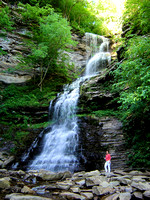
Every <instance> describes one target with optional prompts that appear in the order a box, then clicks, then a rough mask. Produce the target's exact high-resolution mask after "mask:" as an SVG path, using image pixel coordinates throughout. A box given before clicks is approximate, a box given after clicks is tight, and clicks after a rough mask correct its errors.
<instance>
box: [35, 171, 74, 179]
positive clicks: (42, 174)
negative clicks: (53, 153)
mask: <svg viewBox="0 0 150 200" xmlns="http://www.w3.org/2000/svg"><path fill="white" fill-rule="evenodd" d="M71 176H72V174H71V172H59V173H53V172H50V171H46V170H40V171H39V173H38V174H37V178H38V177H39V178H41V179H42V180H46V181H57V180H60V179H64V178H69V177H71Z"/></svg>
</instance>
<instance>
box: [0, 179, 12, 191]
mask: <svg viewBox="0 0 150 200" xmlns="http://www.w3.org/2000/svg"><path fill="white" fill-rule="evenodd" d="M9 188H10V178H9V177H4V178H0V189H9Z"/></svg>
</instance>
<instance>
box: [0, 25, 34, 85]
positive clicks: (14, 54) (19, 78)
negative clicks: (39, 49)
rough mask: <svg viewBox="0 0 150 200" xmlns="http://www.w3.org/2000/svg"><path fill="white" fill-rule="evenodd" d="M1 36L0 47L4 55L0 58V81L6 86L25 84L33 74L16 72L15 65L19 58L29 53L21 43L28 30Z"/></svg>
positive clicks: (21, 71) (23, 71) (22, 71)
mask: <svg viewBox="0 0 150 200" xmlns="http://www.w3.org/2000/svg"><path fill="white" fill-rule="evenodd" d="M1 34H2V36H1V37H0V47H1V49H2V50H3V52H5V53H4V54H3V55H2V56H1V57H0V81H1V82H3V83H6V84H11V83H15V84H18V83H25V82H26V81H28V80H30V79H31V78H32V77H33V72H32V71H31V70H30V72H29V71H27V70H26V71H25V70H20V69H19V70H17V65H18V64H19V63H20V59H19V56H20V55H21V56H25V55H26V54H28V53H29V49H27V48H26V47H25V45H24V42H23V40H24V39H27V38H28V30H27V29H22V28H19V29H17V30H15V31H14V32H13V33H7V34H5V33H3V32H1Z"/></svg>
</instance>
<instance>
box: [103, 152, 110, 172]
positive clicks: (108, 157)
mask: <svg viewBox="0 0 150 200" xmlns="http://www.w3.org/2000/svg"><path fill="white" fill-rule="evenodd" d="M105 160H106V162H105V165H104V167H105V172H110V164H111V155H110V154H109V153H108V151H106V156H105Z"/></svg>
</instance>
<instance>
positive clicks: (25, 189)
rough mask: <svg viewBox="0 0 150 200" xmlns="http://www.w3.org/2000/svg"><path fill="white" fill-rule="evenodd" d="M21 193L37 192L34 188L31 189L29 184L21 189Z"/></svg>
mask: <svg viewBox="0 0 150 200" xmlns="http://www.w3.org/2000/svg"><path fill="white" fill-rule="evenodd" d="M21 193H24V194H35V191H33V190H32V189H30V188H29V187H27V186H24V187H23V188H22V190H21Z"/></svg>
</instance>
